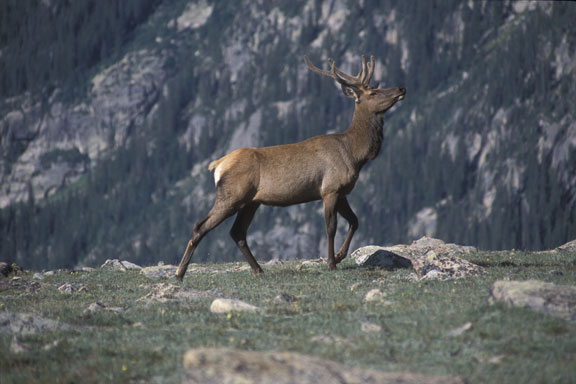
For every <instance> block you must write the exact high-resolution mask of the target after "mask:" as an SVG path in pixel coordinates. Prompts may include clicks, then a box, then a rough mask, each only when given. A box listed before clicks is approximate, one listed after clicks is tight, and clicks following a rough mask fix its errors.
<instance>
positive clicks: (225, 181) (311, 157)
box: [176, 56, 406, 280]
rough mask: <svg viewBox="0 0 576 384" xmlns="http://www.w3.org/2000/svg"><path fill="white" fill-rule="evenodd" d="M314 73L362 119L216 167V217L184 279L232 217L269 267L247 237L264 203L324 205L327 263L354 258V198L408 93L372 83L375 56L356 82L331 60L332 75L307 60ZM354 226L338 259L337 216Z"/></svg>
mask: <svg viewBox="0 0 576 384" xmlns="http://www.w3.org/2000/svg"><path fill="white" fill-rule="evenodd" d="M304 60H305V61H306V64H307V65H308V68H309V69H310V70H311V71H312V72H314V73H317V74H319V75H321V76H328V77H331V78H332V79H334V80H336V81H337V82H338V83H339V84H340V86H341V88H342V91H343V92H344V95H346V96H348V97H350V98H353V99H354V101H355V103H354V116H353V117H352V123H351V124H350V127H349V128H348V129H347V130H345V131H344V132H342V133H336V134H328V135H321V136H316V137H312V138H310V139H307V140H304V141H302V142H299V143H295V144H286V145H277V146H271V147H262V148H240V149H237V150H235V151H233V152H231V153H229V154H228V155H226V156H224V157H222V158H220V159H218V160H215V161H213V162H212V163H210V165H209V167H208V169H209V170H211V171H212V170H213V171H214V182H215V184H216V201H215V202H214V206H213V207H212V209H211V210H210V212H209V213H208V215H207V216H206V217H205V218H204V219H203V220H202V221H199V222H198V223H196V224H195V225H194V229H193V232H192V236H191V238H190V241H189V242H188V246H187V247H186V251H185V252H184V255H183V256H182V260H181V261H180V265H179V266H178V270H177V271H176V277H177V278H178V279H179V280H182V279H183V278H184V274H185V273H186V269H187V268H188V264H189V263H190V259H191V258H192V254H193V253H194V250H195V249H196V247H197V246H198V244H199V243H200V241H201V240H202V238H203V237H204V236H205V235H206V234H207V233H208V232H210V231H211V230H212V229H214V228H215V227H216V226H218V225H219V224H220V223H221V222H222V221H224V220H225V219H226V218H228V217H230V216H232V215H234V214H236V220H235V221H234V224H233V225H232V229H231V230H230V235H231V236H232V239H233V240H234V242H236V245H237V246H238V248H239V249H240V251H241V252H242V254H243V255H244V257H245V258H246V260H247V261H248V263H249V264H250V267H252V271H253V272H254V273H261V272H263V271H262V268H260V266H259V265H258V262H257V261H256V259H254V256H253V255H252V252H250V248H248V244H247V243H246V232H247V230H248V226H249V225H250V223H251V221H252V219H253V218H254V214H255V213H256V210H257V209H258V207H259V206H260V205H261V204H264V205H273V206H288V205H293V204H299V203H306V202H309V201H314V200H322V202H323V204H324V218H325V220H326V235H327V238H328V257H327V264H328V268H330V269H331V270H334V269H336V264H338V263H339V262H341V261H342V260H343V259H344V258H345V257H346V255H347V253H348V248H349V247H350V242H351V240H352V236H353V235H354V232H356V229H357V228H358V218H357V217H356V215H355V214H354V212H353V211H352V208H350V205H349V204H348V200H347V198H346V195H348V194H349V193H350V192H352V189H353V188H354V185H355V184H356V180H358V175H359V173H360V170H361V169H362V167H363V166H364V164H366V163H367V162H368V161H370V160H372V159H374V158H375V157H376V155H377V154H378V152H379V151H380V147H381V145H382V140H383V129H382V127H383V124H384V121H383V118H384V113H385V112H386V111H387V110H389V109H390V108H391V107H392V106H393V105H394V104H395V103H396V102H397V101H398V100H402V99H403V98H404V95H405V94H406V90H405V89H404V88H389V89H381V88H378V84H376V85H375V86H371V85H370V80H371V78H372V74H373V73H374V57H371V58H370V62H369V63H366V59H365V58H364V56H362V68H361V70H360V72H359V73H358V75H356V76H351V75H348V74H346V73H344V72H342V71H341V70H340V69H338V68H337V67H336V66H335V63H334V62H333V61H332V60H330V70H322V69H319V68H317V67H315V66H314V65H313V64H312V63H311V62H310V60H308V58H307V57H304ZM337 213H339V214H340V215H342V217H344V219H346V220H347V221H348V224H349V227H348V232H347V234H346V237H345V238H344V242H343V243H342V246H341V247H340V248H339V249H338V251H337V252H336V254H335V253H334V236H335V234H336V219H337V218H336V215H337Z"/></svg>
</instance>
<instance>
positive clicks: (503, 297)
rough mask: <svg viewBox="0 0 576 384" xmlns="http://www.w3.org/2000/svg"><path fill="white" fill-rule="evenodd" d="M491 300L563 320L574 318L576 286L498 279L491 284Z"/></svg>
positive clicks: (575, 313) (575, 312)
mask: <svg viewBox="0 0 576 384" xmlns="http://www.w3.org/2000/svg"><path fill="white" fill-rule="evenodd" d="M490 299H491V302H495V301H502V302H504V303H507V304H509V305H514V306H518V307H524V308H530V309H533V310H535V311H538V312H544V313H549V314H551V315H554V316H557V317H561V318H563V319H565V320H572V321H574V320H576V286H573V285H555V284H552V283H547V282H544V281H539V280H527V281H507V280H498V281H496V282H494V284H493V285H492V296H491V298H490Z"/></svg>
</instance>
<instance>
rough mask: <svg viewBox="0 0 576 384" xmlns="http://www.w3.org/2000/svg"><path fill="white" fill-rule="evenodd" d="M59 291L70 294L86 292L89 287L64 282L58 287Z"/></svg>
mask: <svg viewBox="0 0 576 384" xmlns="http://www.w3.org/2000/svg"><path fill="white" fill-rule="evenodd" d="M58 291H60V293H67V294H70V293H74V292H86V291H88V289H87V288H86V287H85V286H84V285H80V286H77V285H74V284H72V283H64V284H62V285H61V286H59V287H58Z"/></svg>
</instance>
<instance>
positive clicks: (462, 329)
mask: <svg viewBox="0 0 576 384" xmlns="http://www.w3.org/2000/svg"><path fill="white" fill-rule="evenodd" d="M471 329H472V323H470V322H468V323H466V324H464V325H462V326H460V327H458V328H454V329H452V330H451V331H448V336H452V337H456V336H460V335H462V334H464V333H465V332H468V331H470V330H471Z"/></svg>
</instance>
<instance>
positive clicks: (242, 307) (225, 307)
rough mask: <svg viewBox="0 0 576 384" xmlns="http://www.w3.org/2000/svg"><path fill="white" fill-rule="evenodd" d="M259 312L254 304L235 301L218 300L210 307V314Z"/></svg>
mask: <svg viewBox="0 0 576 384" xmlns="http://www.w3.org/2000/svg"><path fill="white" fill-rule="evenodd" d="M259 310H260V309H259V308H258V307H256V306H254V305H252V304H248V303H245V302H243V301H240V300H233V299H216V300H214V301H213V302H212V304H211V305H210V312H212V313H230V312H257V311H259Z"/></svg>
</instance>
